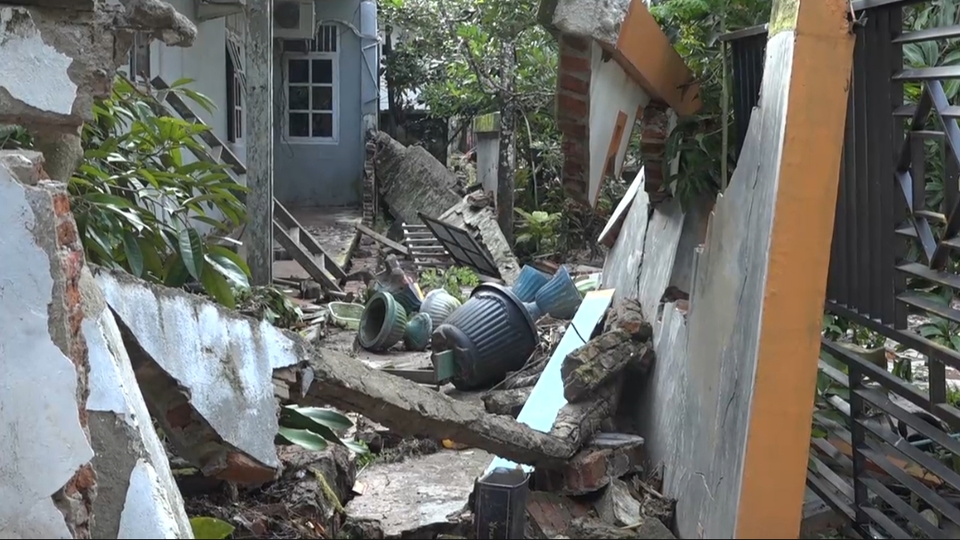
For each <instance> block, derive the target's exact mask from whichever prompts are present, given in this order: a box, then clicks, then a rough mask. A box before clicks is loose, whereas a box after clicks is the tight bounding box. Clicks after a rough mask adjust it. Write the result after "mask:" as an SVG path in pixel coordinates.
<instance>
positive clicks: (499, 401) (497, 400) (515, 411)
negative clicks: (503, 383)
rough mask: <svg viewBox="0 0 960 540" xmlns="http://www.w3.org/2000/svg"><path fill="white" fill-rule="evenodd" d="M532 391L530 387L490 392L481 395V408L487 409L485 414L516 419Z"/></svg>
mask: <svg viewBox="0 0 960 540" xmlns="http://www.w3.org/2000/svg"><path fill="white" fill-rule="evenodd" d="M532 391H533V387H532V386H527V387H523V388H507V389H506V390H491V391H489V392H487V393H486V394H484V395H483V406H484V408H485V409H487V412H490V413H493V414H505V415H508V416H512V417H514V418H516V417H517V415H519V414H520V411H521V410H522V409H523V406H524V405H525V404H526V403H527V400H528V399H529V398H530V393H531V392H532Z"/></svg>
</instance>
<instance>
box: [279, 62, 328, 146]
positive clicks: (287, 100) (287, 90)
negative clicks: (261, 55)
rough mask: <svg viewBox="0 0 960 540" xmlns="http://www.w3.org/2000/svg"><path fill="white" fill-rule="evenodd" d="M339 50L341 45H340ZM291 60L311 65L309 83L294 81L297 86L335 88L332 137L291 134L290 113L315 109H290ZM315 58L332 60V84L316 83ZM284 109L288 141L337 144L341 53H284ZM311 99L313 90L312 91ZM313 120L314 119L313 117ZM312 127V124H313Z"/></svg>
mask: <svg viewBox="0 0 960 540" xmlns="http://www.w3.org/2000/svg"><path fill="white" fill-rule="evenodd" d="M338 50H339V47H338ZM291 60H307V61H308V62H309V65H310V70H311V71H310V78H311V81H310V82H309V83H294V84H296V85H297V86H307V87H309V88H311V89H312V88H313V87H316V86H321V87H322V86H331V87H332V88H333V92H332V94H333V110H332V111H330V112H331V114H332V115H333V122H332V124H333V129H332V136H331V137H295V136H293V135H291V134H290V115H291V114H292V113H295V112H305V113H310V114H312V113H313V112H314V111H301V110H300V109H297V110H290V107H289V105H290V87H291V83H290V61H291ZM313 60H330V64H331V75H332V82H331V83H330V84H325V83H314V82H313V81H312V78H313V71H312V70H313V63H312V61H313ZM283 80H284V85H283V100H284V101H283V105H284V106H283V110H284V114H285V115H286V118H284V124H285V126H286V127H285V130H284V131H285V132H286V133H285V135H286V137H287V141H288V142H291V143H296V144H337V143H339V142H340V55H339V54H338V53H335V52H333V53H330V52H309V53H289V52H288V53H284V58H283ZM310 95H311V99H312V95H313V92H312V90H311V92H310ZM311 121H312V119H311ZM311 127H312V125H311Z"/></svg>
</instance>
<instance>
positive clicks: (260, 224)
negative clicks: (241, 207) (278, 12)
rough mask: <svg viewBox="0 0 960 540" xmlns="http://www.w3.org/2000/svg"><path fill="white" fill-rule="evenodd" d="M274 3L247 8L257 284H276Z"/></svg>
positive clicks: (250, 199)
mask: <svg viewBox="0 0 960 540" xmlns="http://www.w3.org/2000/svg"><path fill="white" fill-rule="evenodd" d="M272 9H273V2H272V0H250V1H249V2H247V7H246V16H247V17H246V20H247V32H246V35H245V38H246V54H247V62H246V66H245V69H246V99H247V132H246V136H247V187H248V188H250V191H249V193H248V194H247V223H248V225H247V230H246V231H245V234H244V237H245V238H244V244H245V245H246V247H247V265H248V266H249V267H250V274H251V280H250V284H251V285H269V284H270V283H272V282H273V12H272Z"/></svg>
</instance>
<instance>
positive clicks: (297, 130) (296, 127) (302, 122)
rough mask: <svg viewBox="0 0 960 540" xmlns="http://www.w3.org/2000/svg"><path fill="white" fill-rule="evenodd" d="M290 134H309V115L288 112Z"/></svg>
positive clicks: (294, 135) (307, 135)
mask: <svg viewBox="0 0 960 540" xmlns="http://www.w3.org/2000/svg"><path fill="white" fill-rule="evenodd" d="M290 136H291V137H309V136H310V115H309V114H307V113H290Z"/></svg>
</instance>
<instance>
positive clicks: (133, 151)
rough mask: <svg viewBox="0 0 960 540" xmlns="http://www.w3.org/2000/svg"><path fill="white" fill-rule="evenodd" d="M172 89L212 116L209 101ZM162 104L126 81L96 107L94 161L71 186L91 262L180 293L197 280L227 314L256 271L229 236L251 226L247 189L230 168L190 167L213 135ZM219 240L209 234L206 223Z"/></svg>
mask: <svg viewBox="0 0 960 540" xmlns="http://www.w3.org/2000/svg"><path fill="white" fill-rule="evenodd" d="M188 82H189V81H188V80H180V81H177V82H175V83H174V84H173V85H172V87H173V90H172V91H174V92H178V93H180V94H182V95H183V96H185V97H186V98H188V99H190V100H192V101H194V102H196V103H197V104H199V105H200V106H202V107H204V108H205V109H207V110H210V109H211V108H212V107H213V105H212V103H211V102H210V101H209V100H208V99H207V98H205V97H204V96H202V95H200V94H198V93H196V92H194V91H191V90H189V89H187V88H184V85H185V84H187V83H188ZM158 112H160V110H159V107H158V105H157V102H156V101H155V100H154V99H153V98H152V97H151V96H149V95H147V94H145V93H143V92H141V91H140V90H138V89H136V88H134V87H133V86H132V85H131V84H130V83H129V82H128V81H127V80H126V79H124V78H118V79H117V81H116V84H115V85H114V89H113V93H112V96H111V97H110V98H109V99H105V100H100V101H98V102H97V103H95V105H94V120H93V121H92V122H89V123H87V124H86V125H85V126H84V128H83V134H82V138H83V149H84V163H83V164H82V165H80V167H79V168H78V170H77V171H76V173H75V174H74V176H73V177H72V178H71V179H70V182H69V190H70V195H71V205H72V209H73V213H74V217H75V218H76V220H77V228H78V230H79V232H80V236H81V239H82V242H83V247H84V250H85V252H86V255H87V259H88V260H89V261H91V262H94V263H96V264H99V265H102V266H106V267H112V268H117V267H119V268H122V269H124V270H126V271H128V272H130V273H131V274H133V275H135V276H138V277H141V278H144V279H147V280H149V281H153V282H156V283H163V284H165V285H168V286H171V287H180V286H183V285H184V284H186V283H187V282H188V281H190V280H192V281H195V282H197V283H199V284H200V285H201V286H202V287H203V290H204V291H205V292H206V293H207V294H209V295H210V296H212V297H213V298H215V299H216V300H217V301H219V302H220V303H222V304H224V305H225V306H227V307H231V308H232V307H234V306H235V304H236V302H235V299H234V293H233V290H232V288H233V287H244V288H245V287H248V286H249V285H248V280H247V276H248V275H249V269H248V268H247V265H246V263H245V262H244V261H243V259H241V258H240V257H239V256H238V255H237V254H236V253H235V252H234V251H232V250H231V249H229V248H227V247H225V246H224V245H222V242H224V238H223V237H225V236H226V235H228V234H229V233H230V232H232V231H233V230H235V228H236V227H239V226H240V225H241V224H242V223H243V222H244V221H245V220H246V210H245V207H244V204H243V202H242V201H241V200H240V198H239V197H238V196H237V194H238V193H241V192H243V191H245V189H246V188H245V187H243V186H241V185H239V184H237V183H236V182H234V181H233V180H232V179H231V178H230V177H229V175H228V174H227V173H226V172H225V170H224V169H225V166H224V165H222V164H215V163H208V162H204V161H194V162H187V161H186V160H185V159H184V155H183V154H184V151H188V152H190V151H191V150H198V151H202V150H203V146H202V144H201V143H200V142H198V141H197V140H196V137H197V136H198V135H199V134H200V133H202V132H204V131H207V130H209V129H210V128H209V127H207V126H203V125H198V124H194V123H191V122H187V121H184V120H181V119H179V118H172V117H168V116H162V115H161V114H157V113H158ZM200 223H203V224H206V225H209V226H211V227H213V230H214V231H216V232H217V233H218V234H216V235H215V234H207V235H202V234H201V233H200V231H199V230H198V229H197V225H198V224H200Z"/></svg>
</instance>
